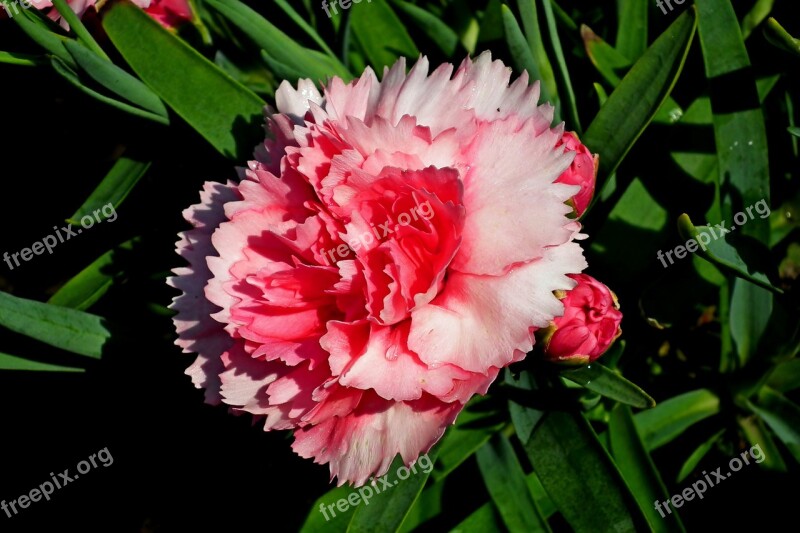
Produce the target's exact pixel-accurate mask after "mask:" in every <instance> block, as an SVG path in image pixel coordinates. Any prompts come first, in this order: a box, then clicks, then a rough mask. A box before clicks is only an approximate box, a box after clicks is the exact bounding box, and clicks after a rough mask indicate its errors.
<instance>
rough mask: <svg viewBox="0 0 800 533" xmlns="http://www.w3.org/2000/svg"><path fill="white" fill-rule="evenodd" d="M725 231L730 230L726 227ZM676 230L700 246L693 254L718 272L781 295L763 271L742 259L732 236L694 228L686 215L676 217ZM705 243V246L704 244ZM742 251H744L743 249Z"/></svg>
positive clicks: (752, 255)
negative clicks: (726, 273) (731, 275)
mask: <svg viewBox="0 0 800 533" xmlns="http://www.w3.org/2000/svg"><path fill="white" fill-rule="evenodd" d="M751 222H752V221H751ZM726 229H730V228H727V227H726ZM678 230H679V232H680V234H681V237H683V238H684V239H686V240H687V241H688V240H689V239H694V240H695V241H697V242H698V243H700V244H701V245H700V246H699V247H698V248H697V251H696V252H694V253H696V254H697V255H699V256H700V257H702V258H703V259H705V260H706V261H708V262H709V263H711V264H713V265H714V266H716V267H718V268H719V269H720V270H722V271H724V272H728V273H730V274H733V275H734V276H738V277H740V278H742V279H744V280H747V281H749V282H751V283H754V284H755V285H758V286H759V287H763V288H765V289H767V290H770V291H772V292H775V293H777V294H782V293H783V290H782V289H779V288H778V287H775V286H774V285H772V283H771V282H770V280H769V278H768V277H767V276H766V274H764V273H763V271H760V270H756V269H755V268H752V267H750V266H749V265H748V264H747V263H746V262H745V260H744V259H742V256H741V255H740V253H739V250H738V249H737V247H736V246H735V245H734V244H733V241H732V236H729V235H719V236H718V235H717V232H716V231H714V230H713V228H709V227H708V226H695V225H694V224H692V220H691V219H690V218H689V215H687V214H686V213H684V214H682V215H681V216H680V217H678ZM718 231H719V230H718ZM719 237H722V238H719ZM706 242H707V244H705V243H706ZM739 246H742V247H743V246H744V245H743V243H739ZM742 249H743V250H745V248H744V247H743V248H742ZM747 253H748V256H749V257H751V258H758V255H757V254H756V252H754V251H750V250H749V249H748V250H747ZM762 257H763V256H762Z"/></svg>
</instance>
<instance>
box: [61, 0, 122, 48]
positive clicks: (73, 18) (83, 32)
mask: <svg viewBox="0 0 800 533" xmlns="http://www.w3.org/2000/svg"><path fill="white" fill-rule="evenodd" d="M52 2H53V7H55V8H56V10H57V11H58V13H59V14H60V15H61V18H63V19H64V22H66V23H67V24H68V25H69V28H70V30H71V31H72V32H74V33H75V35H76V36H77V37H78V40H79V41H80V42H82V43H83V44H84V45H85V46H86V47H87V48H88V49H89V50H91V51H92V52H94V53H95V54H97V55H98V56H100V57H101V58H103V59H105V60H106V61H109V59H108V56H107V55H106V53H105V52H104V51H103V49H102V48H100V45H99V44H97V41H95V40H94V37H92V34H91V33H89V30H87V29H86V27H85V26H84V25H83V23H82V22H81V19H80V17H78V14H77V13H75V12H74V11H73V10H72V8H71V7H70V6H69V5H68V4H67V0H52ZM68 42H69V41H68ZM65 44H66V43H65Z"/></svg>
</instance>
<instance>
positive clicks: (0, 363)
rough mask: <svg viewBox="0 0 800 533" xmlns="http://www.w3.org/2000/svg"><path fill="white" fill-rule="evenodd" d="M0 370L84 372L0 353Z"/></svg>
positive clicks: (79, 369)
mask: <svg viewBox="0 0 800 533" xmlns="http://www.w3.org/2000/svg"><path fill="white" fill-rule="evenodd" d="M0 370H27V371H33V372H85V370H84V369H83V368H72V367H68V366H59V365H51V364H47V363H40V362H38V361H32V360H30V359H25V358H23V357H17V356H15V355H8V354H5V353H0Z"/></svg>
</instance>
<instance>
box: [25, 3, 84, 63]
mask: <svg viewBox="0 0 800 533" xmlns="http://www.w3.org/2000/svg"><path fill="white" fill-rule="evenodd" d="M33 11H36V10H30V9H23V10H22V12H21V13H20V15H18V16H16V17H14V18H13V19H12V20H13V21H14V22H16V23H17V25H18V26H19V28H20V29H21V30H22V31H23V33H25V34H26V35H27V36H28V37H30V38H31V40H32V41H33V42H35V43H36V44H38V45H39V46H41V47H42V48H44V49H45V50H47V51H48V52H50V53H51V54H53V55H54V56H56V57H57V58H59V59H60V60H62V61H63V62H65V63H66V64H67V65H69V66H70V68H76V67H77V65H76V64H75V60H74V59H72V56H71V55H70V54H69V52H67V49H66V48H65V47H64V43H65V42H66V41H67V39H66V38H65V37H63V36H61V35H58V34H55V33H53V32H51V31H49V30H48V29H47V27H46V26H45V25H44V23H42V22H41V21H40V20H39V19H38V18H37V17H39V16H41V15H40V14H39V12H38V11H36V13H34V12H33Z"/></svg>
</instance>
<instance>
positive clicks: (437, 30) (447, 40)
mask: <svg viewBox="0 0 800 533" xmlns="http://www.w3.org/2000/svg"><path fill="white" fill-rule="evenodd" d="M392 4H393V5H394V6H395V7H397V9H398V10H399V11H400V12H401V13H403V14H404V15H405V16H407V17H408V18H409V19H411V20H412V21H413V22H414V26H415V27H417V28H419V29H420V30H421V31H422V32H424V33H425V35H427V36H428V38H429V39H430V40H431V41H432V42H433V43H435V44H436V46H438V47H439V50H441V51H442V52H443V53H444V54H445V55H446V56H452V55H453V54H454V53H455V51H456V47H457V46H458V34H457V33H456V32H454V31H453V30H452V29H451V28H450V26H448V25H447V24H446V23H444V22H443V21H442V19H440V18H439V17H437V16H436V15H434V14H433V13H431V12H430V11H427V10H425V9H423V8H421V7H419V6H416V5H414V4H412V3H411V2H405V1H404V0H394V1H393V2H392Z"/></svg>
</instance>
